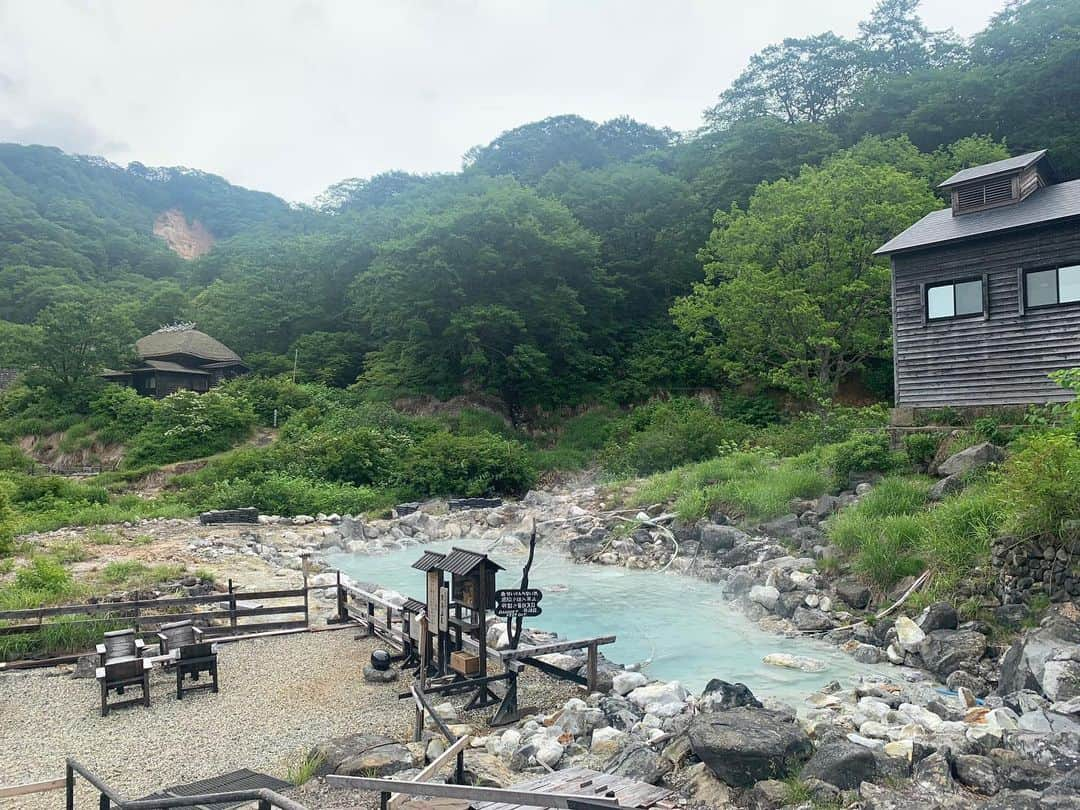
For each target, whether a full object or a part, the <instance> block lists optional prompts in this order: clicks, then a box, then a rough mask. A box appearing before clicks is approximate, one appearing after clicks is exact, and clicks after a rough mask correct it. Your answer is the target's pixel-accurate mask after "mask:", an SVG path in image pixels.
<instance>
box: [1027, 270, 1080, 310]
mask: <svg viewBox="0 0 1080 810" xmlns="http://www.w3.org/2000/svg"><path fill="white" fill-rule="evenodd" d="M1072 267H1076V268H1080V259H1077V260H1076V261H1073V262H1065V263H1062V264H1049V265H1039V266H1035V267H1025V268H1023V270H1022V271H1021V273H1020V285H1021V290H1020V300H1022V301H1023V302H1024V312H1025V313H1027V312H1032V311H1034V312H1039V311H1040V310H1044V309H1058V308H1060V307H1078V306H1080V298H1078V299H1077V300H1075V301H1062V300H1061V271H1062V270H1067V269H1069V268H1072ZM1047 270H1053V271H1054V297H1055V298H1056V299H1057V300H1056V301H1054V302H1052V303H1050V304H1032V303H1031V302H1030V301H1028V283H1027V282H1028V276H1030V275H1031V274H1032V273H1045V272H1046V271H1047Z"/></svg>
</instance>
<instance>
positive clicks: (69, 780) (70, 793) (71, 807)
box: [64, 762, 75, 810]
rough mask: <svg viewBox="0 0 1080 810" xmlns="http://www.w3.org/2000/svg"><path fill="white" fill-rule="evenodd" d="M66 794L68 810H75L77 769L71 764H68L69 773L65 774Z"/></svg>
mask: <svg viewBox="0 0 1080 810" xmlns="http://www.w3.org/2000/svg"><path fill="white" fill-rule="evenodd" d="M64 792H65V794H66V802H65V806H66V808H67V810H75V769H74V768H72V767H71V763H70V762H69V763H67V771H66V772H65V773H64Z"/></svg>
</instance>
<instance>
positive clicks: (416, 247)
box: [350, 181, 611, 410]
mask: <svg viewBox="0 0 1080 810" xmlns="http://www.w3.org/2000/svg"><path fill="white" fill-rule="evenodd" d="M598 259H599V243H598V240H597V239H596V237H594V236H592V235H591V234H589V233H588V232H587V231H585V230H584V229H583V228H582V227H581V226H580V225H579V224H578V223H577V222H576V221H575V220H574V218H573V216H572V215H571V214H570V212H569V211H568V210H567V209H566V208H565V207H564V206H562V205H561V204H559V203H557V202H555V201H553V200H545V199H543V198H541V197H540V196H538V195H537V194H535V193H534V192H532V191H529V190H527V189H524V188H522V187H521V186H518V185H517V184H516V183H513V182H512V181H504V182H500V183H496V184H493V185H492V187H491V188H490V189H489V191H488V192H487V193H485V194H484V195H482V196H480V197H478V198H465V199H463V200H461V201H460V203H459V204H458V205H456V206H454V207H452V208H450V209H449V210H447V211H445V212H443V213H441V214H439V215H436V216H432V217H431V218H430V219H429V221H428V222H427V223H426V224H425V225H424V226H423V227H422V228H420V229H419V230H418V232H417V233H415V234H413V235H411V236H408V237H405V238H402V239H399V240H395V241H392V242H389V243H387V244H385V245H383V246H382V248H381V249H380V252H379V255H378V256H377V257H376V259H375V261H374V262H373V263H372V266H371V269H370V270H369V271H368V272H367V273H364V274H362V275H360V276H358V277H357V279H356V281H355V282H354V283H353V285H352V288H351V289H350V297H351V299H352V302H353V306H354V310H355V313H356V316H357V318H358V319H359V320H360V322H361V323H362V324H363V325H364V326H365V327H366V328H367V329H368V330H369V331H370V334H371V336H372V338H373V340H375V341H376V342H377V344H378V345H379V347H380V348H379V349H378V350H377V351H375V352H373V353H372V354H371V355H369V357H368V363H367V369H366V371H365V374H364V377H363V380H364V382H365V384H367V385H369V386H376V387H386V386H390V387H393V386H399V387H404V388H407V389H408V388H412V389H420V390H428V391H431V392H433V393H438V394H441V395H448V394H453V393H457V392H458V391H462V390H475V391H487V392H492V393H497V394H499V395H500V396H502V397H503V399H504V400H505V401H506V402H507V403H508V405H509V406H510V407H511V408H512V409H515V410H516V409H520V408H521V407H524V406H527V405H531V404H536V403H544V404H549V405H550V404H555V403H558V402H561V401H568V400H572V399H573V398H575V397H581V396H582V393H583V386H584V385H585V384H586V382H587V381H589V380H597V379H601V378H602V376H603V373H604V371H605V362H604V359H603V356H602V355H601V354H600V353H599V352H598V349H599V348H601V346H602V345H603V342H604V340H605V339H606V337H607V335H608V333H609V332H610V318H611V315H610V302H611V293H610V291H609V290H608V289H607V288H606V286H605V279H604V276H603V274H602V273H601V272H600V270H599V268H598V266H597V265H598Z"/></svg>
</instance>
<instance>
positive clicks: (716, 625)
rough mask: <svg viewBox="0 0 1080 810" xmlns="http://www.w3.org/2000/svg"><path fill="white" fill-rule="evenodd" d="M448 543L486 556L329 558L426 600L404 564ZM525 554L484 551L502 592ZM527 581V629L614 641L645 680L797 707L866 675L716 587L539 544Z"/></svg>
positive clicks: (614, 650)
mask: <svg viewBox="0 0 1080 810" xmlns="http://www.w3.org/2000/svg"><path fill="white" fill-rule="evenodd" d="M451 546H458V547H460V548H469V549H474V550H477V551H487V550H488V547H489V546H490V542H488V543H485V542H482V541H479V540H466V539H463V540H455V541H447V542H439V543H429V544H427V545H424V546H415V545H414V546H411V547H408V548H405V549H402V550H400V551H390V552H385V553H379V554H333V555H328V556H327V558H326V561H327V562H328V563H329V564H330V565H331V566H332V567H334V568H340V569H341V570H342V571H343V572H344V573H346V574H348V575H349V576H350V577H352V578H353V579H354V580H357V581H358V582H367V583H373V584H374V583H377V584H379V585H381V586H382V587H384V588H391V589H393V590H395V591H399V592H400V593H403V594H406V595H408V596H413V597H416V598H418V599H423V598H424V575H423V573H421V572H420V571H416V570H414V569H412V568H410V566H411V565H412V563H413V562H415V561H416V560H417V559H419V557H420V555H421V554H422V553H423V551H424V550H428V549H430V550H432V551H447V550H448V549H449V548H450V547H451ZM525 551H526V550H525V549H524V548H523V547H522V546H516V547H514V548H513V549H512V550H508V548H507V546H506V545H505V544H501V545H499V546H497V547H496V548H495V549H494V550H492V551H491V552H490V556H491V558H492V559H494V560H495V561H496V562H498V563H499V564H500V565H502V566H504V567H505V568H506V571H502V572H500V573H499V577H498V583H497V585H498V587H500V588H513V587H517V585H518V584H519V580H520V578H521V567H522V565H524V562H525V556H526V554H525ZM529 585H530V587H534V588H540V589H541V590H543V591H544V598H543V601H542V602H541V603H540V605H541V607H542V608H543V614H542V615H541V616H539V617H537V618H535V619H527V620H526V626H527V627H535V628H537V629H542V630H550V631H552V632H557V633H558V634H559V635H560V636H563V637H565V638H570V639H575V638H587V637H590V636H602V635H615V636H617V641H616V642H615V643H614V644H609V645H607V646H605V647H602V648H601V649H602V651H603V652H604V654H605V655H606V656H607V657H608V658H609V659H611V660H612V661H616V662H618V663H620V664H633V663H637V662H648V663H647V664H646V666H645V668H644V672H646V674H648V675H649V676H650V677H654V678H659V679H661V680H679V681H681V682H682V683H683V684H684V685H685V686H686V687H687V688H689V689H691V690H694V691H700V690H701V688H702V687H704V685H705V683H706V682H707V681H708V680H709V679H710V678H722V679H723V680H726V681H733V682H734V681H741V682H742V683H745V684H746V685H747V686H749V687H750V689H751V690H752V691H753V692H754V693H755V694H757V695H772V696H774V697H777V698H780V699H783V700H788V701H791V702H793V703H797V702H799V701H801V699H802V698H803V697H805V696H806V695H807V694H808V693H809V692H812V691H814V690H815V689H817V688H819V687H821V686H823V685H824V684H826V683H828V682H829V681H832V680H839V681H840V682H841V683H844V682H845V681H847V680H849V679H850V678H851V677H852V676H856V675H860V674H866V673H868V672H870V671H871V668H869V667H867V666H866V665H865V664H859V663H858V662H856V661H854V660H853V659H852V658H850V657H849V656H847V655H845V654H844V653H842V652H840V651H839V650H837V649H836V648H835V647H833V646H831V645H829V644H827V643H825V642H821V641H816V640H812V639H803V638H798V639H788V638H784V637H782V636H778V635H774V634H772V633H766V632H765V631H763V630H761V629H759V628H758V627H757V625H756V624H754V622H752V621H750V620H749V619H747V618H746V617H745V616H744V615H742V613H740V612H739V611H738V610H737V609H736V608H735V607H733V606H730V605H729V604H728V602H727V601H726V600H725V598H724V596H723V588H722V586H721V585H718V584H715V583H709V582H702V581H700V580H697V579H694V578H692V577H688V576H685V575H680V574H675V573H656V572H654V571H636V570H631V569H628V568H616V567H610V566H599V565H577V564H575V563H573V562H571V561H570V560H569V559H568V558H567V557H564V556H563V555H561V554H558V553H555V552H553V551H551V550H547V549H544V548H543V547H542V546H540V547H538V548H537V550H536V559H535V561H534V562H533V567H532V572H531V574H530V576H529ZM773 652H787V653H793V654H797V655H805V656H810V657H812V658H815V659H818V660H819V661H822V662H823V663H824V664H826V667H825V669H824V670H822V671H821V672H813V673H810V672H800V671H798V670H792V669H783V668H779V667H774V666H770V665H767V664H763V663H762V661H761V659H762V658H763V657H764V656H766V655H768V654H769V653H773Z"/></svg>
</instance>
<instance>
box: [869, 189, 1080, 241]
mask: <svg viewBox="0 0 1080 810" xmlns="http://www.w3.org/2000/svg"><path fill="white" fill-rule="evenodd" d="M1070 217H1080V180H1070V181H1069V182H1067V183H1057V184H1056V185H1052V186H1045V187H1044V188H1040V189H1038V190H1037V191H1033V192H1032V193H1031V194H1030V195H1029V196H1028V197H1027V198H1026V199H1024V200H1021V201H1020V202H1018V203H1015V204H1014V205H1003V206H1001V207H1000V208H990V209H988V210H986V211H977V212H975V213H971V214H964V215H963V216H961V217H954V216H953V213H952V209H949V208H943V209H942V210H940V211H933V212H931V213H929V214H927V215H926V216H925V217H923V218H922V219H920V220H919V221H918V222H916V223H915V224H914V225H912V226H911V227H910V228H908V229H907V230H906V231H904V232H902V233H901V234H899V235H898V236H895V237H893V238H892V239H890V240H889V241H888V242H886V243H885V244H884V245H882V246H881V247H879V248H878V249H877V250H875V251H874V255H875V256H881V255H884V254H887V253H900V252H902V251H906V250H916V249H919V248H925V247H930V246H932V245H940V244H943V243H946V242H956V241H959V240H963V239H971V238H973V237H976V236H985V235H987V234H991V233H998V232H1001V231H1009V230H1014V229H1016V228H1026V227H1031V226H1034V225H1042V224H1044V223H1047V222H1054V221H1057V220H1063V219H1068V218H1070Z"/></svg>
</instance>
